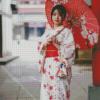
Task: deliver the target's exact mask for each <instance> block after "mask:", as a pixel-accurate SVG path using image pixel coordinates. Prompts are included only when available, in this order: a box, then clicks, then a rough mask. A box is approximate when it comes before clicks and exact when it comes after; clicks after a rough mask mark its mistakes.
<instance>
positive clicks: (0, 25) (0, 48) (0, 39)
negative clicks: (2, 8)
mask: <svg viewBox="0 0 100 100" xmlns="http://www.w3.org/2000/svg"><path fill="white" fill-rule="evenodd" d="M0 58H2V15H0Z"/></svg>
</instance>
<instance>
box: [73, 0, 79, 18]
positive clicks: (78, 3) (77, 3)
mask: <svg viewBox="0 0 100 100" xmlns="http://www.w3.org/2000/svg"><path fill="white" fill-rule="evenodd" d="M78 5H79V0H78V3H77V8H76V12H75V14H74V15H73V17H74V16H75V15H76V14H77V9H78Z"/></svg>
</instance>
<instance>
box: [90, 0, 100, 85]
mask: <svg viewBox="0 0 100 100" xmlns="http://www.w3.org/2000/svg"><path fill="white" fill-rule="evenodd" d="M92 11H93V13H94V15H95V16H96V18H97V20H98V22H99V26H100V0H92ZM99 32H100V31H99ZM92 72H93V85H95V86H100V35H99V41H98V43H97V44H96V45H95V47H94V48H93V50H92Z"/></svg>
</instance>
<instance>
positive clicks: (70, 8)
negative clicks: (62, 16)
mask: <svg viewBox="0 0 100 100" xmlns="http://www.w3.org/2000/svg"><path fill="white" fill-rule="evenodd" d="M68 3H69V6H70V9H71V5H70V1H68Z"/></svg>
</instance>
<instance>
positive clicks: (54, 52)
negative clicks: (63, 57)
mask: <svg viewBox="0 0 100 100" xmlns="http://www.w3.org/2000/svg"><path fill="white" fill-rule="evenodd" d="M55 56H58V49H57V48H56V47H55V46H54V45H53V43H52V42H50V45H49V46H48V47H47V50H46V57H55Z"/></svg>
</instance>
